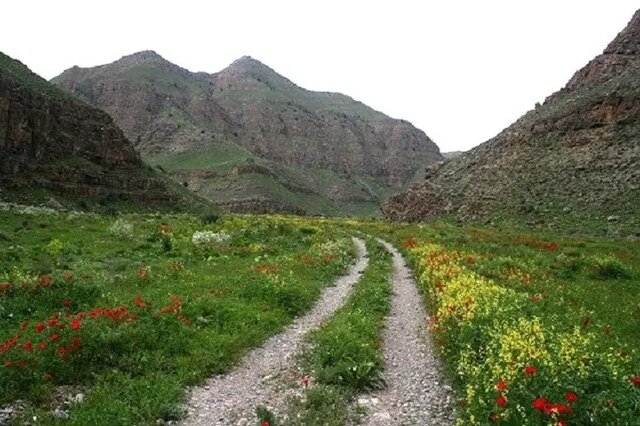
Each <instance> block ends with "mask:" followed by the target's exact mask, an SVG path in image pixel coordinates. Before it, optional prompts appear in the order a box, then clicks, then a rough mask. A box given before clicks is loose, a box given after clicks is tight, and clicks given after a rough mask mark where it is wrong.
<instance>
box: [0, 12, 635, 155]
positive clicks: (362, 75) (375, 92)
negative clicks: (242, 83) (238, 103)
mask: <svg viewBox="0 0 640 426" xmlns="http://www.w3.org/2000/svg"><path fill="white" fill-rule="evenodd" d="M639 8H640V0H635V1H633V0H611V1H603V0H598V1H591V0H535V1H529V0H517V1H514V0H482V1H478V0H446V1H445V0H440V1H433V0H422V1H420V0H415V1H409V0H392V1H376V0H369V1H359V0H339V1H336V0H322V1H316V0H306V1H305V0H269V1H265V0H228V1H211V0H209V1H205V0H200V1H196V0H181V1H162V0H155V1H146V0H126V1H122V0H110V1H109V2H98V1H91V0H57V1H51V0H11V1H7V2H5V4H3V6H2V11H3V16H4V18H3V19H2V25H0V51H2V52H4V53H6V54H8V55H9V56H12V57H14V58H16V59H19V60H20V61H22V62H23V63H25V64H26V65H27V66H29V67H30V68H31V69H32V70H33V71H34V72H36V73H38V74H40V75H41V76H43V77H45V78H47V79H50V78H52V77H54V76H56V75H58V74H60V73H61V72H62V71H64V70H65V69H67V68H69V67H71V66H73V65H79V66H82V67H89V66H95V65H101V64H105V63H109V62H113V61H114V60H116V59H118V58H120V57H122V56H124V55H128V54H131V53H135V52H138V51H141V50H155V51H156V52H158V53H159V54H160V55H162V56H163V57H165V58H166V59H168V60H169V61H171V62H174V63H176V64H178V65H180V66H182V67H184V68H187V69H189V70H191V71H206V72H211V73H212V72H217V71H220V70H221V69H223V68H225V67H226V66H228V65H229V64H230V63H231V62H233V61H234V60H235V59H238V58H240V57H241V56H244V55H250V56H252V57H254V58H256V59H258V60H260V61H262V62H263V63H265V64H267V65H269V66H270V67H271V68H273V69H274V70H276V71H277V72H279V73H280V74H282V75H284V76H285V77H287V78H289V79H290V80H292V81H293V82H295V83H296V84H298V85H299V86H302V87H304V88H306V89H310V90H319V91H331V92H341V93H344V94H347V95H349V96H351V97H353V98H355V99H357V100H359V101H362V102H364V103H365V104H367V105H369V106H371V107H373V108H375V109H377V110H379V111H382V112H384V113H385V114H387V115H390V116H392V117H394V118H402V119H405V120H408V121H410V122H411V123H413V124H414V125H415V126H417V127H418V128H420V129H422V130H424V131H425V132H426V133H427V135H428V136H429V137H430V138H431V139H432V140H433V141H434V142H436V143H437V144H438V145H439V147H440V149H441V151H443V152H448V151H457V150H467V149H470V148H472V147H474V146H476V145H478V144H480V143H482V142H484V141H486V140H487V139H489V138H491V137H493V136H495V135H496V134H497V133H499V132H500V131H501V130H502V129H504V128H505V127H507V126H508V125H510V124H511V123H512V122H514V121H515V120H516V119H517V118H518V117H520V116H521V115H522V114H524V113H525V112H527V111H528V110H530V109H532V108H533V107H534V105H535V103H536V102H543V101H544V99H545V98H546V97H547V96H548V95H550V94H551V93H553V92H554V91H556V90H558V89H560V88H561V87H562V86H563V85H564V84H565V83H566V82H567V81H568V80H569V78H570V77H571V76H572V75H573V73H574V72H575V71H577V70H578V69H579V68H581V67H582V66H584V65H585V64H586V63H587V62H588V61H589V60H591V59H592V58H593V57H594V56H596V55H598V54H599V53H601V52H602V50H603V49H604V48H605V47H606V45H607V44H608V43H609V42H610V41H611V40H612V39H613V38H614V37H615V36H616V35H617V34H618V32H620V31H621V30H622V29H623V28H624V26H625V25H626V24H627V23H628V22H629V20H630V19H631V17H632V15H633V13H634V12H635V10H637V9H639Z"/></svg>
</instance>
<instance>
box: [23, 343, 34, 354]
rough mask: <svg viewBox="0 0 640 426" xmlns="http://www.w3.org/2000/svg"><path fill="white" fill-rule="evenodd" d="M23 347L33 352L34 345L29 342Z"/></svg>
mask: <svg viewBox="0 0 640 426" xmlns="http://www.w3.org/2000/svg"><path fill="white" fill-rule="evenodd" d="M22 347H23V348H24V350H25V351H27V352H33V343H31V342H29V341H27V342H25V343H24V345H22Z"/></svg>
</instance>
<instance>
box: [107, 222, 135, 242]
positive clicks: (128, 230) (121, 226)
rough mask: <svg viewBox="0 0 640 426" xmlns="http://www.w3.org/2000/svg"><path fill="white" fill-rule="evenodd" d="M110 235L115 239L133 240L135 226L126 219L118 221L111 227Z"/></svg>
mask: <svg viewBox="0 0 640 426" xmlns="http://www.w3.org/2000/svg"><path fill="white" fill-rule="evenodd" d="M109 233H110V234H111V235H113V236H114V237H117V238H122V239H126V240H130V239H132V238H133V225H132V224H130V223H129V222H127V221H126V220H124V219H118V220H116V221H115V222H114V223H113V224H112V225H111V226H110V227H109Z"/></svg>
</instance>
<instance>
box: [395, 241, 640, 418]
mask: <svg viewBox="0 0 640 426" xmlns="http://www.w3.org/2000/svg"><path fill="white" fill-rule="evenodd" d="M404 247H405V248H406V249H407V250H408V252H409V254H410V256H411V258H412V260H413V261H414V263H415V264H416V265H417V268H418V272H419V281H420V283H421V286H422V287H423V289H424V291H425V293H426V296H427V297H428V299H429V301H430V303H431V306H432V310H433V315H432V316H431V318H430V321H429V328H430V330H431V332H432V333H433V335H434V339H435V341H436V343H437V345H438V347H439V349H440V350H441V352H442V354H443V355H444V357H445V361H446V363H447V367H448V368H449V370H450V371H451V373H452V374H453V375H454V377H455V378H456V381H457V385H458V386H459V393H460V397H461V401H460V402H461V405H462V407H463V408H462V410H461V411H460V414H461V415H460V418H459V420H458V422H459V424H480V423H486V422H499V423H503V424H527V425H536V424H539V425H548V424H553V425H559V426H561V425H566V424H603V425H604V424H623V423H624V421H623V422H622V423H616V422H615V421H613V422H612V420H613V419H616V421H618V420H620V419H627V418H629V419H630V418H632V417H633V416H634V415H633V412H634V410H637V401H638V398H640V392H639V388H638V387H637V386H636V385H635V384H634V382H633V379H634V377H637V371H634V368H635V366H636V365H637V364H635V363H634V357H637V354H636V353H634V352H632V353H626V352H624V351H623V350H622V347H621V345H619V344H610V343H608V344H601V343H600V342H601V337H602V334H601V333H598V332H596V331H594V330H595V328H593V327H588V325H587V326H585V324H584V322H583V323H582V324H573V325H567V324H565V322H564V321H563V318H562V316H560V315H557V314H556V313H554V312H548V311H545V310H544V309H545V308H544V306H543V305H542V304H541V303H532V300H533V299H532V297H536V298H537V299H536V300H540V297H541V296H540V295H535V294H534V295H533V296H532V295H530V294H528V293H527V292H526V291H523V288H524V289H527V288H528V287H527V286H524V285H523V287H521V288H518V289H515V288H510V287H504V286H501V285H499V284H498V283H496V282H494V281H493V280H491V279H488V278H485V277H483V276H480V275H478V274H477V273H475V272H474V271H473V270H471V268H470V266H472V265H473V264H474V263H475V260H473V261H470V258H471V259H475V258H473V257H472V256H469V255H467V254H463V253H461V252H458V251H455V250H446V249H445V248H444V247H443V246H441V245H437V244H433V243H429V242H418V243H416V242H415V241H414V240H407V242H406V243H405V244H404ZM544 249H545V250H555V249H552V248H551V247H548V246H545V247H544ZM534 279H535V278H534ZM542 297H546V295H542ZM634 401H635V402H634ZM634 404H635V405H634ZM634 407H635V408H634ZM636 414H637V412H636Z"/></svg>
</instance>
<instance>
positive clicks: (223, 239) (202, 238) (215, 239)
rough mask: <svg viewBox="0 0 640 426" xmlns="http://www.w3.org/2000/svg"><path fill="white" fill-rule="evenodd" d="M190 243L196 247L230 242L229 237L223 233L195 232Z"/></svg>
mask: <svg viewBox="0 0 640 426" xmlns="http://www.w3.org/2000/svg"><path fill="white" fill-rule="evenodd" d="M191 242H192V243H193V244H194V245H195V246H197V247H204V246H210V245H224V244H229V243H230V242H231V235H230V234H228V233H226V232H224V231H220V232H213V231H196V232H194V233H193V236H192V237H191Z"/></svg>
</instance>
